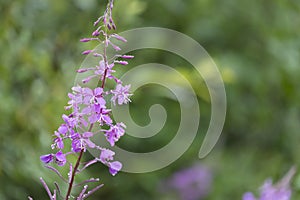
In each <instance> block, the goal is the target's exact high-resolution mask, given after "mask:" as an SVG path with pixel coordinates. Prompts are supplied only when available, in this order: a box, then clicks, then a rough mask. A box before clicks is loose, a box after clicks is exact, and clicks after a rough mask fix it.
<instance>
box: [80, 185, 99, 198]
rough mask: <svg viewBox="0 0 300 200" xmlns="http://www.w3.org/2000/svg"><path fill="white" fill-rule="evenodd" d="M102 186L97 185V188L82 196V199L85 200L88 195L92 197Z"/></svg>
mask: <svg viewBox="0 0 300 200" xmlns="http://www.w3.org/2000/svg"><path fill="white" fill-rule="evenodd" d="M103 185H104V184H101V185H98V186H97V187H95V188H94V189H92V190H90V191H88V193H87V194H85V195H83V198H82V199H86V198H88V197H89V196H90V195H92V194H93V193H94V192H96V191H97V190H99V189H100V188H101V187H102V186H103Z"/></svg>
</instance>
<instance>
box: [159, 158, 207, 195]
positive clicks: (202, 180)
mask: <svg viewBox="0 0 300 200" xmlns="http://www.w3.org/2000/svg"><path fill="white" fill-rule="evenodd" d="M211 183H212V174H211V171H210V170H209V169H208V168H207V167H205V166H203V165H202V164H196V165H194V166H192V167H190V168H187V169H183V170H181V171H178V172H176V173H175V174H174V175H173V176H172V177H171V178H169V179H168V180H167V181H166V182H164V184H163V186H162V189H164V192H171V191H172V192H177V193H178V195H179V196H180V199H182V200H195V199H199V200H200V199H204V198H205V197H206V196H207V195H208V193H209V191H210V187H211Z"/></svg>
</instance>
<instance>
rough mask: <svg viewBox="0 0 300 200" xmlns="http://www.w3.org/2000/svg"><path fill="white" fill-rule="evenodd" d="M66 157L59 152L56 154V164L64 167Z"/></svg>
mask: <svg viewBox="0 0 300 200" xmlns="http://www.w3.org/2000/svg"><path fill="white" fill-rule="evenodd" d="M66 161H67V159H66V155H65V154H63V153H62V151H59V152H57V153H56V154H55V162H56V164H57V165H59V166H64V165H65V164H66Z"/></svg>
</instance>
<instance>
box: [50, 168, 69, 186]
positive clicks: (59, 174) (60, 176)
mask: <svg viewBox="0 0 300 200" xmlns="http://www.w3.org/2000/svg"><path fill="white" fill-rule="evenodd" d="M45 167H46V168H48V169H50V170H52V171H54V172H55V173H56V174H57V175H58V176H59V178H61V180H63V181H64V182H65V183H68V181H67V180H66V179H65V178H64V177H63V176H62V175H61V173H60V172H59V171H58V170H57V169H55V168H54V167H52V166H50V165H45Z"/></svg>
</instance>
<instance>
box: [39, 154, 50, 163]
mask: <svg viewBox="0 0 300 200" xmlns="http://www.w3.org/2000/svg"><path fill="white" fill-rule="evenodd" d="M40 159H41V161H42V162H43V163H45V164H48V163H50V162H52V161H53V154H46V155H42V156H41V157H40Z"/></svg>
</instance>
